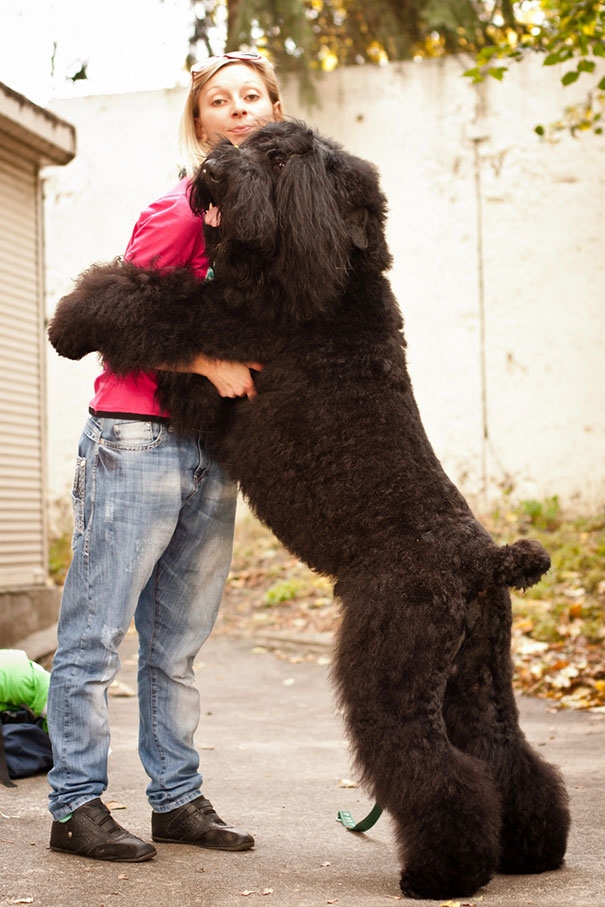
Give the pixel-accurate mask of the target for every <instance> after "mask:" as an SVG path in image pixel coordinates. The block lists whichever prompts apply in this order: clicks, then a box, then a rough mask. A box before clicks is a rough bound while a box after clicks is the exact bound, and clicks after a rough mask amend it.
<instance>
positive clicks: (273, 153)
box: [267, 148, 286, 170]
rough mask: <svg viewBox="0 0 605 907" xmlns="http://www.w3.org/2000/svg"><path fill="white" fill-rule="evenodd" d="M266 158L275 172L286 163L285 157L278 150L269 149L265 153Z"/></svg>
mask: <svg viewBox="0 0 605 907" xmlns="http://www.w3.org/2000/svg"><path fill="white" fill-rule="evenodd" d="M267 157H268V158H269V163H270V164H271V166H272V167H273V168H274V169H275V170H281V169H282V167H283V166H284V164H285V163H286V155H285V154H284V152H283V151H282V150H281V149H280V148H270V149H269V151H268V152H267Z"/></svg>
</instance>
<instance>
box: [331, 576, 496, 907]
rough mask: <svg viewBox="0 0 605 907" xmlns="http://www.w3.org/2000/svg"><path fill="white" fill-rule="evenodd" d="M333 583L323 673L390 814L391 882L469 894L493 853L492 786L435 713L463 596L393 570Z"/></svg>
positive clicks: (369, 782)
mask: <svg viewBox="0 0 605 907" xmlns="http://www.w3.org/2000/svg"><path fill="white" fill-rule="evenodd" d="M362 586H363V588H362ZM337 593H338V594H339V596H340V597H341V599H342V602H343V608H344V614H343V621H342V625H341V628H340V631H339V638H338V642H337V648H336V657H335V663H334V669H333V674H334V680H335V682H336V686H337V690H338V693H339V698H340V702H341V704H342V706H343V711H344V716H345V722H346V725H347V729H348V732H349V736H350V739H351V743H352V746H353V750H354V755H355V761H356V765H357V768H358V770H360V772H361V781H362V783H363V784H364V786H365V787H366V788H367V789H368V791H369V792H370V793H371V795H372V796H374V797H375V798H376V800H377V801H378V802H379V803H380V804H381V806H383V808H384V809H386V810H387V811H388V812H389V813H390V814H391V816H392V818H393V820H394V823H395V828H396V833H397V838H398V843H399V848H400V855H401V861H402V865H403V871H402V875H401V889H402V891H403V892H404V894H406V895H408V896H410V897H417V898H451V897H456V896H470V895H472V894H474V893H475V892H476V891H477V889H479V888H480V887H481V886H482V885H485V884H486V883H487V882H488V881H489V880H490V878H491V877H492V875H493V873H494V872H495V870H496V866H497V864H498V858H499V840H500V798H499V794H498V791H497V788H496V785H495V784H494V781H493V778H492V773H491V771H490V769H489V767H488V766H487V765H486V764H485V763H483V762H481V761H480V760H478V759H476V758H474V757H473V756H472V755H469V754H467V753H462V752H461V751H460V750H458V749H456V748H455V747H454V746H452V744H451V743H450V741H449V739H448V737H447V733H446V729H445V723H444V720H443V711H442V710H443V696H444V693H445V685H446V682H447V677H448V676H449V673H450V670H451V666H452V663H453V660H454V658H455V655H456V652H457V650H458V648H459V646H460V644H461V643H462V639H463V636H464V613H463V612H464V602H463V600H462V599H460V601H456V600H452V599H451V598H450V597H449V596H447V595H446V594H445V593H444V592H443V591H442V590H439V591H433V592H431V593H430V592H429V591H428V590H427V589H424V590H423V591H422V592H419V591H418V588H411V586H410V584H409V583H408V586H407V588H406V582H405V580H403V581H399V582H397V581H396V580H395V579H394V578H393V576H392V575H390V576H389V577H386V578H385V577H383V578H382V579H381V580H380V581H379V580H377V581H376V583H375V585H374V587H373V588H369V585H368V583H367V582H365V583H362V582H361V581H360V582H359V583H357V584H356V583H354V582H352V581H347V582H342V581H341V582H339V583H338V586H337Z"/></svg>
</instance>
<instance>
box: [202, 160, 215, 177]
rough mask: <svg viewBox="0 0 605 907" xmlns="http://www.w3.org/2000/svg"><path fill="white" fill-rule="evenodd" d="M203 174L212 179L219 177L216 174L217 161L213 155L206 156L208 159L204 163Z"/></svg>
mask: <svg viewBox="0 0 605 907" xmlns="http://www.w3.org/2000/svg"><path fill="white" fill-rule="evenodd" d="M202 174H203V175H204V176H205V177H206V178H207V179H211V180H216V179H217V176H216V161H215V159H214V158H212V157H209V158H206V160H205V161H204V164H203V166H202Z"/></svg>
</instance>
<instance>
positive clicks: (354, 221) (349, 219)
mask: <svg viewBox="0 0 605 907" xmlns="http://www.w3.org/2000/svg"><path fill="white" fill-rule="evenodd" d="M368 217H369V214H368V209H367V208H355V209H354V210H353V211H349V213H348V214H346V215H345V218H344V220H345V224H346V227H347V232H348V234H349V236H350V237H351V242H352V243H353V245H354V246H357V248H358V249H367V248H368V231H367V226H368Z"/></svg>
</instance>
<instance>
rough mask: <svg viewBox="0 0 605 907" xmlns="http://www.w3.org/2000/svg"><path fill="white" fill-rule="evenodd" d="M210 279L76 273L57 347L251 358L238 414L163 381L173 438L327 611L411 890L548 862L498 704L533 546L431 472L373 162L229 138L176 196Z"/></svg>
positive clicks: (476, 883) (519, 754)
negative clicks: (321, 591)
mask: <svg viewBox="0 0 605 907" xmlns="http://www.w3.org/2000/svg"><path fill="white" fill-rule="evenodd" d="M210 202H213V203H214V204H217V205H218V206H219V207H220V210H221V218H222V219H221V223H220V226H219V227H206V228H205V230H206V238H207V245H208V250H209V255H210V258H211V260H212V262H213V265H214V270H215V274H216V277H215V279H214V280H212V281H207V282H205V283H203V284H201V283H199V282H197V281H196V280H195V279H193V278H192V277H191V276H190V275H189V274H188V273H186V272H182V271H180V272H173V273H165V274H160V273H159V272H158V271H157V270H153V269H140V268H137V267H134V266H132V265H129V264H125V263H123V262H120V261H116V262H114V263H111V264H106V265H97V266H93V267H92V268H91V269H90V270H89V271H88V272H86V273H84V274H83V275H82V276H81V277H80V278H79V280H78V282H77V285H76V288H75V290H74V292H72V293H71V294H70V295H68V296H66V297H65V298H64V299H63V300H62V301H61V302H60V304H59V306H58V308H57V311H56V314H55V316H54V318H53V320H52V323H51V325H50V330H49V336H50V340H51V342H52V344H53V346H54V347H55V348H56V349H57V351H58V352H59V353H60V354H62V355H64V356H68V357H70V358H80V357H81V356H83V355H84V354H86V353H88V352H89V351H92V350H98V351H100V352H101V353H102V354H103V356H104V357H106V359H107V360H108V361H109V362H110V363H111V365H112V367H113V369H114V370H115V371H116V372H118V373H120V374H122V373H126V372H128V371H130V370H131V369H138V368H146V369H149V368H158V367H160V366H163V367H164V368H166V367H168V366H170V365H171V364H174V365H176V364H177V363H186V362H188V361H190V359H191V357H192V356H193V355H194V354H195V353H197V352H198V351H201V352H204V353H206V354H207V355H209V356H214V357H219V358H228V359H239V360H241V361H249V362H252V361H258V362H261V363H263V364H264V368H263V370H262V371H261V372H260V373H259V374H258V375H257V376H256V387H257V391H258V394H257V396H256V398H255V399H253V400H251V401H250V400H247V399H240V400H237V401H232V400H221V399H219V397H218V396H217V394H216V392H215V391H214V389H213V387H212V385H210V384H209V382H207V381H206V380H205V379H203V378H199V377H195V376H191V375H183V374H171V373H168V372H162V375H161V382H160V383H161V392H162V395H163V397H164V399H165V402H166V404H167V405H168V407H169V408H170V411H171V412H172V414H173V422H174V425H175V427H176V428H178V429H179V430H182V431H188V430H191V429H201V430H203V431H204V432H205V433H206V440H207V443H208V445H209V447H210V449H211V451H212V453H213V454H214V456H215V457H216V458H218V460H219V461H220V462H221V463H222V464H223V465H224V466H225V467H226V469H227V470H228V471H229V472H230V473H231V475H232V476H233V477H234V478H235V479H237V480H238V481H239V483H240V486H241V489H242V492H243V494H244V495H245V496H246V498H247V499H248V501H249V502H250V504H251V506H252V508H253V509H254V511H255V512H256V513H257V515H258V516H259V518H260V519H261V520H262V521H263V522H264V523H266V524H267V525H268V526H269V527H270V528H271V529H272V530H273V531H274V532H275V534H276V535H277V536H278V537H279V538H280V539H281V540H282V542H283V543H284V544H285V545H287V547H288V548H289V549H290V550H291V551H292V552H294V553H295V554H296V555H297V556H298V557H299V558H301V559H302V560H303V561H306V563H307V564H309V565H310V566H311V567H312V568H314V569H315V570H316V571H318V572H320V573H322V574H325V575H327V576H330V577H332V578H333V580H334V581H335V583H336V587H335V591H336V593H337V594H338V596H339V597H340V599H341V601H342V609H343V620H342V625H341V628H340V631H339V634H338V639H337V644H336V655H335V666H334V671H333V673H334V679H335V683H336V687H337V691H338V694H339V698H340V702H341V704H342V706H343V710H344V714H345V720H346V725H347V729H348V732H349V735H350V738H351V741H352V745H353V748H354V754H355V758H356V764H357V766H358V770H359V771H360V773H361V777H362V781H363V783H364V785H365V786H366V788H367V790H368V792H369V793H370V794H371V795H372V796H373V797H375V798H376V800H377V801H378V802H379V803H380V804H381V805H382V806H383V807H384V808H385V809H386V810H388V811H389V813H390V814H391V816H392V818H393V821H394V825H395V829H396V835H397V840H398V844H399V850H400V858H401V864H402V866H403V871H402V875H401V889H402V891H403V892H404V893H405V894H406V895H408V896H412V897H420V898H448V897H456V896H470V895H472V894H473V893H474V892H476V890H477V889H478V888H480V887H481V886H482V885H485V884H486V883H487V882H488V881H489V879H490V878H491V877H492V875H493V874H494V872H504V873H533V872H543V871H545V870H552V869H556V868H557V867H558V866H560V865H561V863H562V861H563V857H564V854H565V847H566V839H567V833H568V828H569V812H568V806H567V795H566V792H565V788H564V786H563V783H562V781H561V778H560V775H559V772H558V770H557V769H556V768H554V767H553V766H551V765H549V764H548V763H546V762H545V761H544V760H542V759H541V758H540V756H538V755H537V754H536V752H534V750H533V749H531V748H530V746H529V744H528V743H527V741H526V739H525V737H524V735H523V733H522V731H521V730H520V728H519V725H518V712H517V707H516V703H515V699H514V695H513V691H512V668H511V656H510V625H511V605H510V596H509V592H508V587H511V586H513V587H519V588H524V587H527V586H530V585H532V584H533V583H535V582H536V581H537V580H538V579H539V578H540V577H541V576H542V574H543V573H544V572H545V571H546V570H547V569H548V567H549V558H548V555H547V554H546V552H545V551H544V550H543V549H542V547H541V546H540V545H539V544H538V543H537V542H534V541H531V540H528V539H521V540H520V541H517V542H516V543H515V544H513V545H507V546H504V547H498V546H497V545H496V544H495V543H494V541H493V540H492V539H491V537H490V536H489V534H488V533H487V532H486V530H485V529H484V528H483V527H482V526H481V525H480V524H479V523H478V522H477V520H476V519H475V518H474V516H473V514H472V513H471V511H470V509H469V507H468V505H467V503H466V502H465V500H464V498H463V497H462V495H461V494H460V492H459V491H458V490H457V489H456V488H455V486H454V485H453V484H452V482H451V481H450V480H449V479H448V478H447V476H446V475H445V473H444V471H443V469H442V467H441V465H440V463H439V462H438V460H437V458H436V456H435V454H434V452H433V450H432V448H431V445H430V443H429V441H428V439H427V437H426V434H425V432H424V429H423V426H422V423H421V420H420V416H419V413H418V410H417V407H416V403H415V400H414V396H413V392H412V387H411V384H410V379H409V376H408V372H407V369H406V360H405V341H404V338H403V334H402V321H401V317H400V312H399V309H398V306H397V303H396V301H395V299H394V297H393V294H392V291H391V288H390V285H389V282H388V280H387V278H386V277H385V271H386V270H387V268H388V267H389V265H390V255H389V251H388V249H387V245H386V242H385V237H384V222H385V216H386V206H385V199H384V197H383V195H382V193H381V191H380V188H379V183H378V178H377V174H376V170H375V168H374V167H373V166H372V165H371V164H369V163H368V162H366V161H364V160H360V159H359V158H356V157H353V156H352V155H350V154H348V153H346V152H345V151H344V150H343V149H342V148H341V147H340V146H339V145H337V144H336V143H334V142H332V141H330V140H328V139H326V138H323V137H321V136H319V135H318V134H317V133H315V132H314V131H312V130H311V129H309V128H308V127H307V126H305V124H303V123H297V122H283V123H274V124H271V125H268V126H266V127H264V128H262V129H261V130H259V131H258V132H257V133H256V134H255V135H253V136H252V137H251V138H249V139H248V140H247V141H246V142H245V143H244V144H242V145H241V146H240V147H239V148H238V147H235V146H233V145H231V144H229V143H228V142H222V143H221V144H219V145H218V146H217V147H216V148H215V150H214V151H213V152H212V154H211V156H210V157H209V159H208V160H207V161H206V163H205V165H204V166H203V168H202V170H201V172H200V174H199V176H198V178H197V180H196V181H195V183H194V186H193V191H192V205H193V206H194V208H195V209H196V210H198V211H201V210H203V209H205V208H206V207H207V206H208V204H209V203H210Z"/></svg>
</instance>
